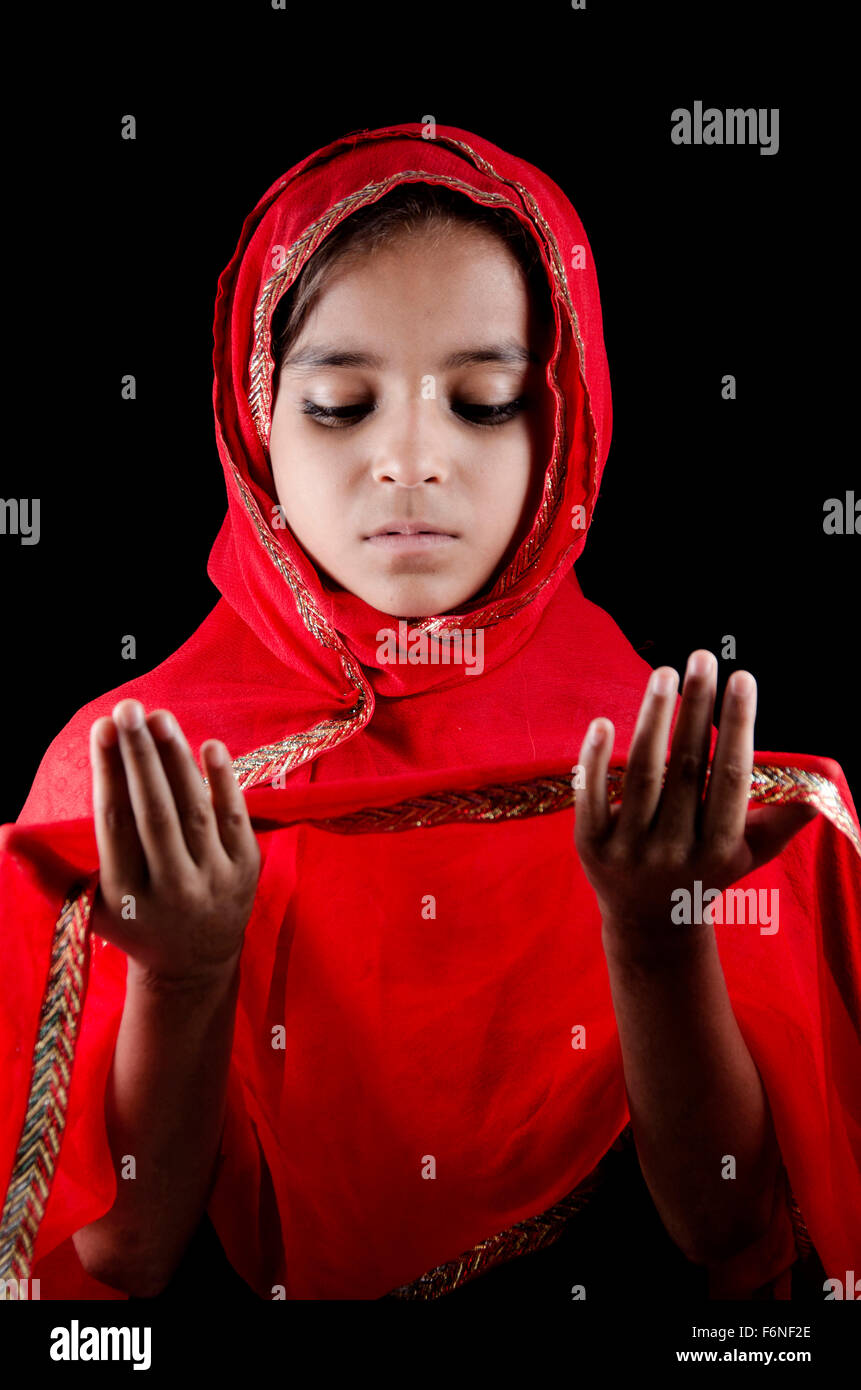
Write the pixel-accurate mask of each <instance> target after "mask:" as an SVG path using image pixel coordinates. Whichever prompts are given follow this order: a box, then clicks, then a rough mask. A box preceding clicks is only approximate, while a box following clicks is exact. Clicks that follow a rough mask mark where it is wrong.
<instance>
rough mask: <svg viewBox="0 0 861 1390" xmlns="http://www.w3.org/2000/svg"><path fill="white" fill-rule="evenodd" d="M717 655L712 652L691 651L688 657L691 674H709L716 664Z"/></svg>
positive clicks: (689, 672) (689, 673)
mask: <svg viewBox="0 0 861 1390" xmlns="http://www.w3.org/2000/svg"><path fill="white" fill-rule="evenodd" d="M715 664H716V662H715V657H714V655H713V654H712V652H691V655H690V657H689V659H688V675H689V676H708V675H711V672H712V670H713V668H714V666H715Z"/></svg>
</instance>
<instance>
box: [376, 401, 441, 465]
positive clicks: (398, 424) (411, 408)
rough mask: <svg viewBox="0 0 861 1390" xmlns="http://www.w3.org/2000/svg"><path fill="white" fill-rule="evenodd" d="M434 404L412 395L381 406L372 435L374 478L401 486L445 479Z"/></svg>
mask: <svg viewBox="0 0 861 1390" xmlns="http://www.w3.org/2000/svg"><path fill="white" fill-rule="evenodd" d="M436 405H437V402H436V401H435V400H423V399H422V398H421V397H420V396H419V397H418V398H416V396H412V398H411V399H409V400H402V401H399V402H397V403H394V402H393V403H391V404H390V405H389V406H388V407H387V408H385V409H384V411H383V417H382V419H381V420H380V422H379V425H378V428H377V430H376V431H375V436H374V464H373V474H374V479H375V481H377V482H384V483H385V482H394V483H399V484H400V485H401V486H402V487H420V486H421V484H422V483H441V482H444V481H445V479H446V478H447V477H448V475H449V470H450V462H449V460H448V457H447V453H446V450H445V446H444V443H443V439H442V435H441V430H440V425H439V420H438V418H437V411H436Z"/></svg>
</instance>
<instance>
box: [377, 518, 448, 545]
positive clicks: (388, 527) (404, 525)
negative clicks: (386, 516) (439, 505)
mask: <svg viewBox="0 0 861 1390" xmlns="http://www.w3.org/2000/svg"><path fill="white" fill-rule="evenodd" d="M389 533H394V534H397V535H401V536H418V535H420V534H421V535H429V536H431V535H432V536H448V537H449V539H451V533H450V532H448V531H443V530H442V529H441V528H440V527H439V526H435V525H434V523H433V522H432V521H387V522H385V523H384V524H383V525H382V526H380V527H378V529H377V530H376V531H375V532H374V533H373V535H371V536H368V537H366V539H367V540H369V541H372V540H375V539H376V537H377V536H385V535H388V534H389Z"/></svg>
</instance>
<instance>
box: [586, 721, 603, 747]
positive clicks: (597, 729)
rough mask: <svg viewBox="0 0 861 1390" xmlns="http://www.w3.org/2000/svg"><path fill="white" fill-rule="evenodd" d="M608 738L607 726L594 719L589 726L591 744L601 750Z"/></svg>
mask: <svg viewBox="0 0 861 1390" xmlns="http://www.w3.org/2000/svg"><path fill="white" fill-rule="evenodd" d="M606 737H607V728H606V725H604V724H602V723H601V721H600V720H599V719H593V720H592V723H591V724H590V725H589V742H590V743H591V744H592V745H593V747H595V748H600V746H601V744H602V743H603V742H604V739H605V738H606Z"/></svg>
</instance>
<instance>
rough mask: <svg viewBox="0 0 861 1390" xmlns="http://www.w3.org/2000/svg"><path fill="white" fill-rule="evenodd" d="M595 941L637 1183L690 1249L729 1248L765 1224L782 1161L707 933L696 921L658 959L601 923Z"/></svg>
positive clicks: (691, 1254) (713, 1255)
mask: <svg viewBox="0 0 861 1390" xmlns="http://www.w3.org/2000/svg"><path fill="white" fill-rule="evenodd" d="M698 932H699V934H698ZM602 939H603V943H604V950H605V955H606V959H607V965H608V970H609V975H610V987H611V992H612V997H613V1007H614V1010H615V1014H616V1021H617V1026H618V1031H619V1039H620V1043H621V1047H622V1056H623V1063H624V1074H625V1084H626V1088H627V1092H628V1104H629V1109H630V1112H631V1123H632V1128H633V1132H634V1139H635V1142H636V1147H637V1154H638V1157H639V1160H640V1166H641V1169H642V1172H643V1176H644V1178H645V1181H646V1184H647V1186H648V1188H649V1191H650V1192H651V1195H652V1198H653V1200H654V1202H655V1206H656V1208H657V1210H658V1213H659V1215H660V1217H661V1220H662V1221H663V1223H664V1226H665V1227H666V1229H667V1231H668V1232H669V1234H670V1236H671V1237H672V1238H673V1240H674V1241H675V1242H676V1244H677V1245H678V1246H679V1247H680V1249H682V1250H683V1251H684V1253H685V1254H686V1255H687V1256H688V1258H689V1259H691V1260H694V1261H697V1262H703V1263H705V1262H709V1261H712V1260H720V1259H723V1258H728V1257H730V1256H732V1255H733V1254H736V1253H737V1252H738V1251H739V1250H741V1249H743V1248H744V1247H745V1246H746V1245H747V1244H749V1243H751V1242H752V1241H753V1240H755V1239H756V1238H757V1237H758V1236H759V1235H761V1234H762V1232H763V1231H764V1230H765V1228H766V1226H767V1224H768V1220H769V1217H770V1215H771V1212H772V1209H773V1202H774V1191H775V1182H776V1180H777V1175H778V1172H779V1166H780V1161H781V1160H780V1151H779V1149H778V1146H777V1141H776V1138H775V1135H774V1129H773V1125H772V1121H771V1114H770V1111H769V1107H768V1100H767V1097H766V1095H765V1091H764V1089H763V1086H762V1082H761V1079H760V1076H759V1073H758V1071H757V1069H756V1066H755V1064H754V1062H753V1059H752V1057H751V1055H750V1053H749V1051H748V1049H747V1045H746V1044H745V1041H744V1038H743V1037H742V1034H741V1031H740V1029H739V1027H738V1023H737V1021H736V1018H735V1015H734V1014H733V1010H732V1005H731V1002H730V999H729V994H728V991H727V987H726V982H725V980H724V976H723V970H722V969H721V964H720V957H719V955H718V950H717V944H716V942H715V938H714V931H713V929H711V928H703V929H701V930H699V929H697V928H694V930H693V932H692V933H690V935H689V936H688V938H687V940H685V942H684V943H681V942H680V943H679V948H678V950H676V951H675V952H674V954H673V955H672V956H671V957H668V959H667V960H666V961H664V962H661V964H660V967H659V968H656V967H655V965H654V963H653V962H646V961H644V960H642V959H639V960H638V959H637V958H636V957H634V956H633V955H632V953H631V952H630V951H629V950H628V949H626V946H625V934H624V932H623V931H621V930H616V929H613V928H612V927H610V928H608V927H607V926H606V925H605V928H604V931H603V933H602ZM729 1156H732V1158H733V1159H734V1172H735V1176H734V1177H729V1176H724V1173H726V1172H728V1171H730V1169H729V1164H728V1162H727V1160H728V1157H729Z"/></svg>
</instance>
